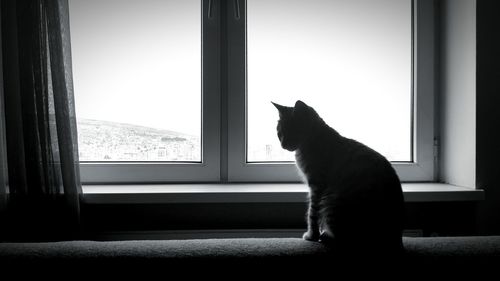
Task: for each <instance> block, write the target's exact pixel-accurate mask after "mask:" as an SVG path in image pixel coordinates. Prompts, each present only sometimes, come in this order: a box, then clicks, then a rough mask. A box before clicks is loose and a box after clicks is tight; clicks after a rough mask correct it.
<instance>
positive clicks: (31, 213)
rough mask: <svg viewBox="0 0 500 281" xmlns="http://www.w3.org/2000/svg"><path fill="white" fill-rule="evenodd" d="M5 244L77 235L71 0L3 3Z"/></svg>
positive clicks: (19, 0) (77, 184)
mask: <svg viewBox="0 0 500 281" xmlns="http://www.w3.org/2000/svg"><path fill="white" fill-rule="evenodd" d="M1 10H2V53H3V57H4V58H5V59H4V60H3V63H2V64H3V74H4V75H3V76H4V101H5V125H6V126H5V131H6V132H5V136H6V140H7V142H6V143H7V163H8V166H7V167H8V177H9V185H8V190H7V191H8V193H9V196H8V204H7V208H6V213H7V214H6V218H7V219H6V220H7V223H6V224H5V225H6V226H7V227H8V229H7V230H6V231H4V234H5V233H7V235H6V236H7V237H8V239H14V240H24V239H29V240H45V239H49V240H57V239H67V238H68V237H71V236H73V235H75V234H76V233H78V230H79V212H80V211H79V210H80V204H79V203H80V195H81V193H82V191H81V184H80V175H79V160H78V141H77V133H76V116H75V106H74V97H73V81H72V72H71V46H70V34H69V21H68V2H67V0H18V1H15V0H3V1H2V7H1Z"/></svg>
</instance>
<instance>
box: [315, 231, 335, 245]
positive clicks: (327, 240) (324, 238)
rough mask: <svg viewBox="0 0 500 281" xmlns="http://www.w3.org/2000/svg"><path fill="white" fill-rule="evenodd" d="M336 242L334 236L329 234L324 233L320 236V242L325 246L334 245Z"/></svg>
mask: <svg viewBox="0 0 500 281" xmlns="http://www.w3.org/2000/svg"><path fill="white" fill-rule="evenodd" d="M334 240H335V238H334V236H333V234H329V233H327V232H322V233H321V234H320V235H319V242H321V243H323V244H332V243H333V241H334Z"/></svg>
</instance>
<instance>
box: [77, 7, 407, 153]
mask: <svg viewBox="0 0 500 281" xmlns="http://www.w3.org/2000/svg"><path fill="white" fill-rule="evenodd" d="M69 3H70V24H71V26H70V27H71V41H72V57H73V77H74V87H75V89H74V91H75V100H76V113H77V116H78V117H79V118H88V119H97V120H107V121H115V122H121V123H131V124H136V125H142V126H147V127H152V128H159V129H167V130H173V131H178V132H183V133H188V134H192V135H198V136H199V135H200V132H201V1H199V0H182V1H179V0H147V1H139V0H70V1H69ZM247 7H248V13H247V16H248V19H247V24H248V26H247V36H248V42H247V48H248V49H247V53H248V60H247V62H248V83H247V85H248V93H247V95H248V96H247V98H248V135H249V139H248V146H249V148H250V149H251V148H252V147H260V146H262V145H265V144H269V143H271V144H273V146H275V147H279V143H278V141H277V137H276V131H275V128H276V121H277V119H278V114H277V112H276V109H275V108H274V107H273V106H272V104H271V103H270V101H274V102H277V103H281V104H283V105H289V106H292V105H293V104H294V103H295V101H296V100H298V99H301V100H302V101H304V102H306V103H308V104H309V105H311V106H313V107H314V108H315V109H316V110H317V111H318V113H319V114H320V115H321V116H322V117H323V118H324V119H325V121H326V122H327V123H328V124H329V125H330V126H332V127H333V128H335V129H337V130H338V131H339V132H340V133H341V134H343V135H345V136H347V137H351V138H355V139H357V140H359V141H362V142H364V143H366V144H368V145H369V146H371V147H372V148H374V149H376V150H378V151H380V152H382V153H383V154H384V155H386V156H390V157H391V158H392V159H390V160H410V159H409V158H410V152H411V147H410V144H411V67H412V65H411V42H412V41H411V1H410V0H349V1H344V0H308V1H302V0H300V1H299V0H248V3H247ZM229 94H231V93H229ZM250 160H251V159H250ZM254 160H258V159H254Z"/></svg>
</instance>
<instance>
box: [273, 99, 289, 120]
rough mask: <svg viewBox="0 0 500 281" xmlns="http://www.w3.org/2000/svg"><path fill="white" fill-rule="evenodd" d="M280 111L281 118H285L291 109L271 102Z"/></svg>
mask: <svg viewBox="0 0 500 281" xmlns="http://www.w3.org/2000/svg"><path fill="white" fill-rule="evenodd" d="M271 103H272V104H273V105H274V106H275V107H276V108H277V109H278V111H279V113H280V118H281V117H282V116H284V115H285V114H286V113H287V112H289V111H290V107H287V106H283V105H280V104H277V103H274V102H271Z"/></svg>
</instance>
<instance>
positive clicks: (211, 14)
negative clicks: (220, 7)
mask: <svg viewBox="0 0 500 281" xmlns="http://www.w3.org/2000/svg"><path fill="white" fill-rule="evenodd" d="M213 18H214V0H208V19H210V20H211V19H213Z"/></svg>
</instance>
